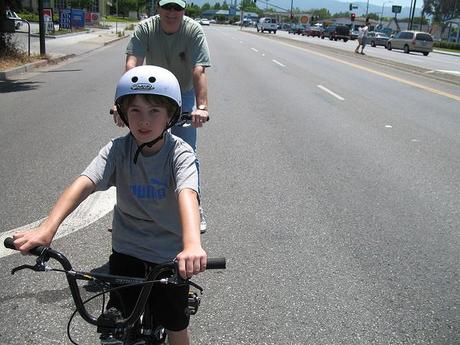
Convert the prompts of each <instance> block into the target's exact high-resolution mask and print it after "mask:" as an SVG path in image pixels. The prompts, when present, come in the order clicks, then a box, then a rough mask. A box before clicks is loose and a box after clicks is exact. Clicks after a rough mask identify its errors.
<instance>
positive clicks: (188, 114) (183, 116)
mask: <svg viewBox="0 0 460 345" xmlns="http://www.w3.org/2000/svg"><path fill="white" fill-rule="evenodd" d="M180 120H185V121H192V115H190V113H184V114H182V116H181V117H180ZM208 121H209V115H208V117H207V118H206V120H205V121H204V122H208Z"/></svg>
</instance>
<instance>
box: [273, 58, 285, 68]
mask: <svg viewBox="0 0 460 345" xmlns="http://www.w3.org/2000/svg"><path fill="white" fill-rule="evenodd" d="M272 61H273V62H274V63H276V64H277V65H279V66H281V67H286V65H283V64H282V63H281V62H279V61H276V60H274V59H273V60H272Z"/></svg>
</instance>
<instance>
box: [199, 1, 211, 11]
mask: <svg viewBox="0 0 460 345" xmlns="http://www.w3.org/2000/svg"><path fill="white" fill-rule="evenodd" d="M210 9H211V5H210V4H209V2H205V3H204V4H203V6H201V12H205V11H208V10H210Z"/></svg>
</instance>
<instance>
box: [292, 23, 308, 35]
mask: <svg viewBox="0 0 460 345" xmlns="http://www.w3.org/2000/svg"><path fill="white" fill-rule="evenodd" d="M305 30H306V25H305V24H292V25H291V27H290V28H289V30H288V33H289V34H294V35H302V34H303V32H305Z"/></svg>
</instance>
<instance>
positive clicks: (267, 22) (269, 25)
mask: <svg viewBox="0 0 460 345" xmlns="http://www.w3.org/2000/svg"><path fill="white" fill-rule="evenodd" d="M277 29H278V22H277V21H276V19H275V18H267V17H264V18H260V19H259V22H258V23H257V32H259V31H261V32H264V31H268V32H270V33H271V32H273V33H274V34H276V30H277Z"/></svg>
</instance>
